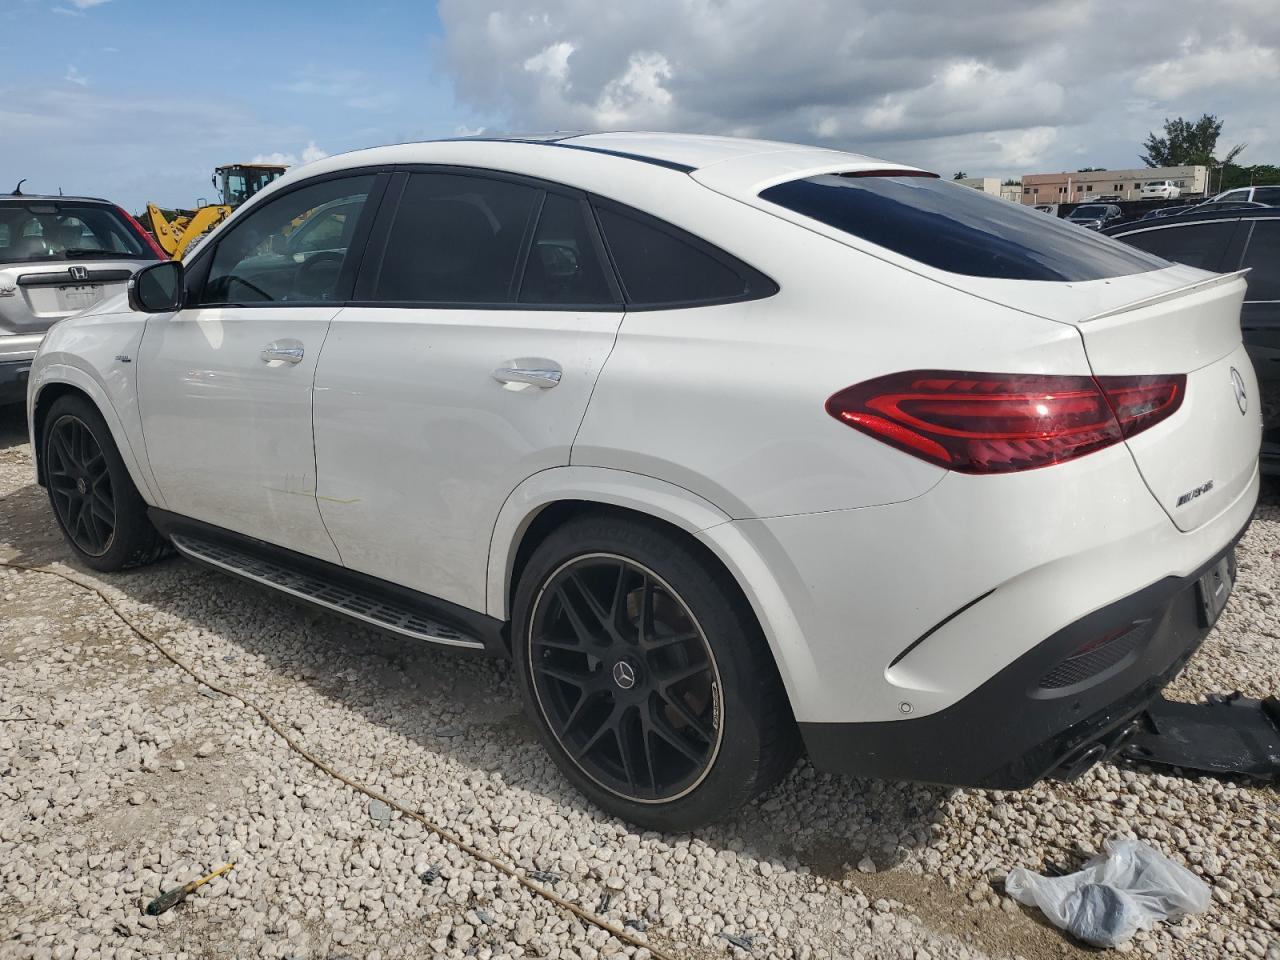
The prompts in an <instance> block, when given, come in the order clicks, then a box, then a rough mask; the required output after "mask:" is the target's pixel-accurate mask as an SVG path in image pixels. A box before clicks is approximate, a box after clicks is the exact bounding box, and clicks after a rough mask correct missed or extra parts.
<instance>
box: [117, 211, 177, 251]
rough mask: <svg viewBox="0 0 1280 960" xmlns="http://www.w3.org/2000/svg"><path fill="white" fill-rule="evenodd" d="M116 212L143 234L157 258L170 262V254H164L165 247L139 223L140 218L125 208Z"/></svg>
mask: <svg viewBox="0 0 1280 960" xmlns="http://www.w3.org/2000/svg"><path fill="white" fill-rule="evenodd" d="M116 212H117V213H119V214H120V216H122V217H124V218H125V219H126V220H128V221H129V223H131V224H133V227H134V229H135V230H137V231H138V233H140V234H142V237H143V239H145V240H146V241H147V243H149V244H150V245H151V249H152V250H154V251H155V252H156V256H157V257H159V258H160V259H161V260H168V259H169V254H167V253H165V252H164V247H162V246H160V243H159V241H157V240H156V238H155V237H154V236H153V235H152V233H151V231H150V230H148V229H147V228H146V227H144V226H143V225H142V224H140V223H139V222H138V218H137V217H135V216H134V215H133V214H131V213H130V212H129V211H128V210H126V209H125V208H124V207H116Z"/></svg>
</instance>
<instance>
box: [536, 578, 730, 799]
mask: <svg viewBox="0 0 1280 960" xmlns="http://www.w3.org/2000/svg"><path fill="white" fill-rule="evenodd" d="M527 650H528V657H529V661H528V666H529V676H530V679H531V681H532V687H533V692H534V694H535V696H536V698H537V704H538V707H539V709H540V711H541V713H542V715H543V717H544V718H545V721H546V724H547V727H548V729H549V732H550V733H551V735H552V736H553V737H554V738H555V739H556V741H557V742H558V743H559V745H560V746H561V747H562V748H563V750H564V751H565V753H566V754H567V755H568V757H569V759H570V760H571V761H572V762H573V763H574V764H575V765H576V766H577V767H578V768H579V769H580V770H581V771H582V773H584V774H585V775H586V776H587V777H589V778H590V779H591V780H592V781H594V782H595V783H597V784H598V785H600V786H601V787H603V788H604V789H606V790H608V791H610V792H612V793H614V794H616V795H617V796H619V797H622V798H624V799H626V800H630V801H632V802H638V803H649V804H653V803H666V802H669V801H672V800H675V799H678V798H680V797H682V796H685V795H686V794H688V793H690V792H691V791H692V790H694V789H695V788H696V787H697V786H698V785H699V784H700V783H701V782H702V780H703V779H704V778H705V777H706V776H707V774H708V772H709V771H710V770H711V768H712V767H713V766H714V764H715V761H716V756H717V754H718V753H719V751H720V747H721V739H722V728H723V724H722V717H723V711H724V704H723V688H722V685H721V681H720V674H719V671H718V669H717V665H716V660H715V655H714V653H713V651H712V648H711V645H710V644H709V643H708V641H707V637H706V634H705V633H704V632H703V630H702V628H701V627H700V626H699V624H698V622H697V620H696V619H695V618H694V616H693V614H692V613H691V612H690V610H689V607H688V605H687V604H686V603H685V602H684V600H682V599H681V597H680V596H679V594H677V593H676V592H675V590H673V589H672V588H671V587H670V586H669V585H668V584H667V583H666V582H665V581H663V580H662V579H661V578H660V577H659V576H657V574H655V573H654V572H653V571H652V570H650V569H648V568H647V567H645V566H643V565H642V564H639V563H637V562H635V561H634V560H629V559H626V558H624V557H621V556H617V555H614V554H608V553H595V554H587V555H583V556H579V557H575V558H574V559H572V560H570V561H568V562H567V563H564V564H563V565H562V566H561V567H559V569H557V570H555V571H554V572H553V573H552V574H551V576H550V577H549V578H548V579H547V580H546V581H545V583H544V586H543V588H542V590H541V592H540V593H539V594H538V596H537V598H536V600H535V601H534V604H533V609H532V615H531V617H530V620H529V635H528V645H527Z"/></svg>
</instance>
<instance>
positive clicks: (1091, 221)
mask: <svg viewBox="0 0 1280 960" xmlns="http://www.w3.org/2000/svg"><path fill="white" fill-rule="evenodd" d="M1122 216H1123V214H1122V213H1121V212H1120V208H1119V207H1117V206H1116V205H1115V204H1114V203H1084V204H1081V205H1080V206H1078V207H1076V208H1075V209H1074V210H1072V211H1071V212H1070V213H1068V214H1067V216H1066V220H1067V222H1068V223H1075V224H1078V225H1080V226H1082V227H1086V228H1087V229H1089V230H1101V229H1102V228H1103V227H1106V226H1109V225H1110V224H1113V223H1115V222H1116V221H1117V220H1119V219H1120V218H1121V217H1122Z"/></svg>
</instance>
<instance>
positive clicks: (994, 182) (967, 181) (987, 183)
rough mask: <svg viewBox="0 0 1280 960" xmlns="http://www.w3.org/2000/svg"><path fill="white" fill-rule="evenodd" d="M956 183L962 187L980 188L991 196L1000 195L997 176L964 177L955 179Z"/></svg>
mask: <svg viewBox="0 0 1280 960" xmlns="http://www.w3.org/2000/svg"><path fill="white" fill-rule="evenodd" d="M956 183H958V184H960V186H962V187H972V188H973V189H974V190H981V191H982V192H983V193H989V194H991V195H992V196H993V197H998V196H1000V178H999V177H964V178H963V179H960V180H957V181H956Z"/></svg>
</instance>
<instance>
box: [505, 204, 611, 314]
mask: <svg viewBox="0 0 1280 960" xmlns="http://www.w3.org/2000/svg"><path fill="white" fill-rule="evenodd" d="M587 212H588V211H587V208H586V206H585V204H584V203H583V201H581V200H577V199H575V198H573V197H566V196H563V195H562V194H558V193H549V194H547V197H546V200H545V201H544V202H543V204H542V213H541V214H540V215H539V217H538V229H537V231H536V232H535V233H534V235H533V246H532V247H531V248H530V250H529V257H528V260H527V261H526V263H525V268H524V281H523V282H522V283H521V285H520V302H521V303H548V304H550V303H555V304H575V305H581V306H590V305H604V304H612V303H615V302H616V301H617V298H616V297H614V295H613V293H612V292H611V291H610V289H609V283H608V281H607V280H606V279H605V271H604V267H603V265H602V264H601V263H600V257H599V256H598V255H597V253H596V242H595V234H594V231H592V229H591V227H590V225H589V224H588V222H587Z"/></svg>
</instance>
